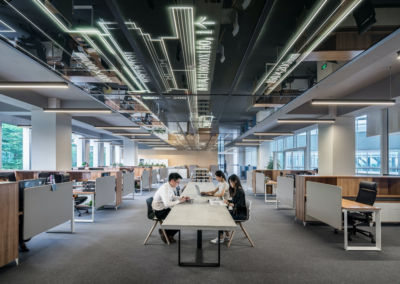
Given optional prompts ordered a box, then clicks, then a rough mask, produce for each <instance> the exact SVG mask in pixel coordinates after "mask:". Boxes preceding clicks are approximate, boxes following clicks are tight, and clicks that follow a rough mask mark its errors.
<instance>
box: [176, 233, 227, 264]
mask: <svg viewBox="0 0 400 284" xmlns="http://www.w3.org/2000/svg"><path fill="white" fill-rule="evenodd" d="M221 233H222V231H218V239H219V235H220V234H221ZM202 241H203V231H201V230H198V231H197V250H196V259H195V262H181V231H179V235H178V265H179V266H191V267H220V266H221V244H220V243H219V242H218V262H216V263H205V262H203V243H202Z"/></svg>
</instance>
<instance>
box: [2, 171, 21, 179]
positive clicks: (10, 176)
mask: <svg viewBox="0 0 400 284" xmlns="http://www.w3.org/2000/svg"><path fill="white" fill-rule="evenodd" d="M0 176H2V177H6V178H7V179H8V181H17V179H16V177H15V172H2V173H0Z"/></svg>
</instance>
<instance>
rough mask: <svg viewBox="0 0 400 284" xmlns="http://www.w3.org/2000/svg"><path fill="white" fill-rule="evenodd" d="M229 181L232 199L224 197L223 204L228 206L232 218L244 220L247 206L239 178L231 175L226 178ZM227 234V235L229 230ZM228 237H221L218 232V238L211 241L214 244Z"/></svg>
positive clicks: (226, 239)
mask: <svg viewBox="0 0 400 284" xmlns="http://www.w3.org/2000/svg"><path fill="white" fill-rule="evenodd" d="M228 181H229V195H230V196H231V198H232V200H227V199H224V202H225V204H227V205H228V206H229V209H232V210H229V213H231V215H232V218H233V220H235V221H236V220H246V217H247V207H246V197H245V194H244V190H243V187H242V184H241V182H240V179H239V177H238V176H237V175H231V176H230V177H229V178H228ZM225 233H227V236H229V232H225ZM229 239H230V238H229V237H228V238H225V239H224V238H223V235H222V234H220V236H219V240H218V238H217V239H214V240H212V241H211V242H212V243H214V244H218V242H220V243H223V242H224V241H228V240H229Z"/></svg>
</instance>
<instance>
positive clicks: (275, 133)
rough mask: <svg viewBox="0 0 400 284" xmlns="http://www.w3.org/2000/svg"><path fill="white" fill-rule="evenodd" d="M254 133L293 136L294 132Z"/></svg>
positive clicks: (257, 133)
mask: <svg viewBox="0 0 400 284" xmlns="http://www.w3.org/2000/svg"><path fill="white" fill-rule="evenodd" d="M254 135H264V136H283V135H287V136H293V135H294V133H293V132H254Z"/></svg>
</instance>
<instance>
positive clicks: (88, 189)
mask: <svg viewBox="0 0 400 284" xmlns="http://www.w3.org/2000/svg"><path fill="white" fill-rule="evenodd" d="M82 191H83V192H94V191H95V188H94V187H91V188H84V189H83V190H82Z"/></svg>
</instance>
